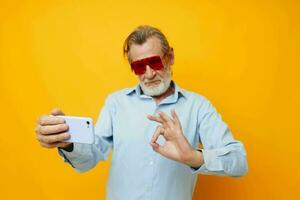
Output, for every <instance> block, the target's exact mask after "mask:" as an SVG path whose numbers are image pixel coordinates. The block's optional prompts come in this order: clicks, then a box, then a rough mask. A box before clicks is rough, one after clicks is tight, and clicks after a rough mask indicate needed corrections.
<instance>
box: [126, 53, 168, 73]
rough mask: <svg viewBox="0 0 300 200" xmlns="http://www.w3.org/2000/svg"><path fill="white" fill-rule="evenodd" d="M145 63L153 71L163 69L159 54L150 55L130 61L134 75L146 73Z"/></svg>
mask: <svg viewBox="0 0 300 200" xmlns="http://www.w3.org/2000/svg"><path fill="white" fill-rule="evenodd" d="M151 62H152V63H151ZM147 65H148V66H149V67H150V68H151V69H153V70H155V71H158V70H162V69H164V64H163V61H162V59H161V57H160V56H159V55H155V56H150V57H147V58H143V59H140V60H136V61H134V62H132V63H130V66H131V70H132V71H133V72H134V73H135V74H136V75H143V74H144V73H146V69H147Z"/></svg>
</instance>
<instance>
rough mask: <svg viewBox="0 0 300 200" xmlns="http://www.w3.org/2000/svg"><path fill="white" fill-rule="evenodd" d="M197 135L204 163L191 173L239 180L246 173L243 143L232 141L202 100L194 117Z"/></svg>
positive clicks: (213, 111)
mask: <svg viewBox="0 0 300 200" xmlns="http://www.w3.org/2000/svg"><path fill="white" fill-rule="evenodd" d="M198 120H199V121H198V134H199V136H200V140H201V143H202V145H203V149H202V153H203V158H204V164H203V165H202V166H201V167H199V168H198V169H195V168H191V171H192V173H193V174H206V175H218V176H232V177H240V176H243V175H246V173H247V172H248V164H247V158H246V151H245V148H244V146H243V144H242V143H241V142H240V141H237V140H235V139H234V138H233V135H232V134H231V132H230V130H229V128H228V126H227V124H226V123H225V122H223V121H222V118H221V115H220V114H219V113H218V112H217V111H216V109H215V108H214V107H213V105H212V104H211V103H210V102H209V101H208V100H206V101H205V102H204V103H203V105H202V106H201V108H200V111H199V114H198Z"/></svg>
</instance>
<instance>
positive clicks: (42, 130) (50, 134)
mask: <svg viewBox="0 0 300 200" xmlns="http://www.w3.org/2000/svg"><path fill="white" fill-rule="evenodd" d="M57 115H64V113H63V112H62V111H61V110H60V109H53V110H52V112H51V116H41V117H39V118H38V120H37V125H36V128H35V133H36V137H37V140H38V141H39V143H40V145H41V146H42V147H45V148H55V147H61V148H69V147H70V146H72V145H73V144H72V143H69V142H64V140H67V139H69V138H70V134H69V133H68V132H67V131H68V129H69V127H68V125H67V124H66V123H65V120H64V119H63V118H60V117H56V116H57Z"/></svg>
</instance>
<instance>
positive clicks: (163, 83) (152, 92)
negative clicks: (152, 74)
mask: <svg viewBox="0 0 300 200" xmlns="http://www.w3.org/2000/svg"><path fill="white" fill-rule="evenodd" d="M156 80H160V83H159V85H158V86H154V87H151V86H150V87H149V86H146V85H145V83H144V82H141V81H140V86H141V88H142V90H143V92H144V94H145V95H148V96H159V95H161V94H163V93H165V92H166V91H167V90H168V88H169V87H170V83H171V72H170V70H169V71H168V72H167V73H166V76H165V77H163V78H159V79H156Z"/></svg>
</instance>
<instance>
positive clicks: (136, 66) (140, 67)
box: [131, 61, 146, 75]
mask: <svg viewBox="0 0 300 200" xmlns="http://www.w3.org/2000/svg"><path fill="white" fill-rule="evenodd" d="M131 69H132V70H133V71H134V73H135V74H136V75H141V74H144V73H145V72H146V65H145V64H144V63H142V62H138V61H137V62H133V63H131Z"/></svg>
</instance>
